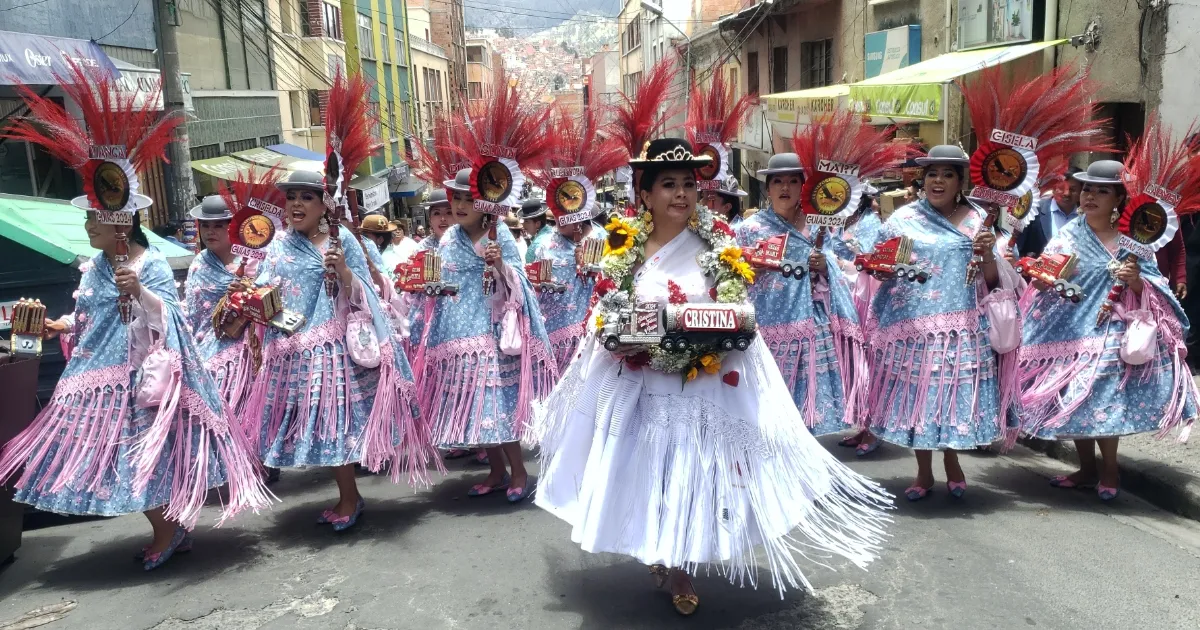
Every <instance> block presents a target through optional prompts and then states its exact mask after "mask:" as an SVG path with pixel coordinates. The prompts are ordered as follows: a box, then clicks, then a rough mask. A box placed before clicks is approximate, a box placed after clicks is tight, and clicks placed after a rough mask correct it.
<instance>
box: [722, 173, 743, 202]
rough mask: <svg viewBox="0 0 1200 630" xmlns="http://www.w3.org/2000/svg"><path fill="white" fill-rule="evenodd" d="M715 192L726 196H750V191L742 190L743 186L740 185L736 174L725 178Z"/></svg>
mask: <svg viewBox="0 0 1200 630" xmlns="http://www.w3.org/2000/svg"><path fill="white" fill-rule="evenodd" d="M713 192H715V193H717V194H719V195H723V196H725V197H733V198H735V199H736V198H739V197H749V196H750V193H748V192H746V191H744V190H742V188H741V187H740V186H738V179H737V176H736V175H727V176H726V177H725V179H723V180H721V181H720V187H719V188H717V189H716V190H714V191H713Z"/></svg>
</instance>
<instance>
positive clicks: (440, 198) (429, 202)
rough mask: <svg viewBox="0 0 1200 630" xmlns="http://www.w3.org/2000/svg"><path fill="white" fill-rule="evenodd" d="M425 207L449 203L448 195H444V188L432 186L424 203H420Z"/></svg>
mask: <svg viewBox="0 0 1200 630" xmlns="http://www.w3.org/2000/svg"><path fill="white" fill-rule="evenodd" d="M421 205H422V206H424V207H426V208H432V207H433V206H440V205H450V197H448V196H446V189H445V188H434V189H433V190H430V191H429V197H427V198H426V199H425V203H422V204H421Z"/></svg>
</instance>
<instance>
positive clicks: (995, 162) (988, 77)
mask: <svg viewBox="0 0 1200 630" xmlns="http://www.w3.org/2000/svg"><path fill="white" fill-rule="evenodd" d="M1017 75H1019V76H1014V75H1012V74H1010V73H1009V71H1008V70H1006V69H1003V68H1000V67H994V68H985V69H983V70H981V71H980V72H979V74H978V77H977V78H975V79H973V80H970V81H960V82H959V88H960V89H961V90H962V93H963V100H964V101H965V103H966V106H967V109H968V111H970V114H971V125H972V127H974V129H975V135H976V138H978V141H979V146H978V148H976V149H975V152H974V153H972V154H971V159H970V172H971V181H972V183H973V184H974V185H975V187H976V190H975V191H974V193H973V194H974V195H975V196H976V197H979V198H984V199H989V200H991V201H993V202H995V203H997V204H999V205H1001V206H1015V205H1016V204H1017V202H1018V200H1019V199H1020V198H1021V196H1022V195H1024V194H1026V193H1029V192H1032V191H1033V190H1034V189H1036V188H1037V187H1038V185H1039V183H1040V182H1042V181H1043V180H1042V170H1043V168H1045V167H1047V166H1049V164H1050V163H1051V162H1054V161H1057V160H1058V159H1059V158H1062V157H1064V156H1070V155H1071V154H1073V153H1079V152H1082V151H1093V150H1100V149H1103V148H1104V147H1103V142H1102V140H1101V131H1102V126H1103V122H1102V121H1100V120H1098V119H1096V118H1095V116H1094V113H1095V108H1094V105H1093V100H1094V97H1095V94H1096V89H1097V86H1096V84H1095V83H1094V82H1092V81H1091V80H1089V78H1088V73H1087V71H1086V70H1084V71H1079V70H1077V69H1076V68H1075V67H1074V66H1062V67H1058V68H1055V69H1054V70H1052V71H1051V72H1048V73H1039V74H1036V75H1032V76H1027V75H1025V74H1023V73H1017ZM1044 165H1045V166H1044Z"/></svg>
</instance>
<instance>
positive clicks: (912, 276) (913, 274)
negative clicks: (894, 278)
mask: <svg viewBox="0 0 1200 630" xmlns="http://www.w3.org/2000/svg"><path fill="white" fill-rule="evenodd" d="M917 275H918V274H917V270H916V269H909V270H908V273H907V274H905V277H907V278H908V281H909V282H916V280H917Z"/></svg>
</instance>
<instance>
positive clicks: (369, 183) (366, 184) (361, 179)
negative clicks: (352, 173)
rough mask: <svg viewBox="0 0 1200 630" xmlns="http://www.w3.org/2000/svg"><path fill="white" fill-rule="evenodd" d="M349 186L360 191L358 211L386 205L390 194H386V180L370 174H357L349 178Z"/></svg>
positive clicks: (367, 210)
mask: <svg viewBox="0 0 1200 630" xmlns="http://www.w3.org/2000/svg"><path fill="white" fill-rule="evenodd" d="M350 187H351V188H353V189H354V190H357V191H359V192H361V193H362V195H361V200H360V206H359V212H370V211H372V210H378V209H379V208H382V207H383V206H386V205H387V203H388V201H389V200H390V199H391V196H390V195H389V194H388V183H387V180H384V179H379V178H378V177H375V176H372V175H358V176H356V177H354V179H351V180H350Z"/></svg>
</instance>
